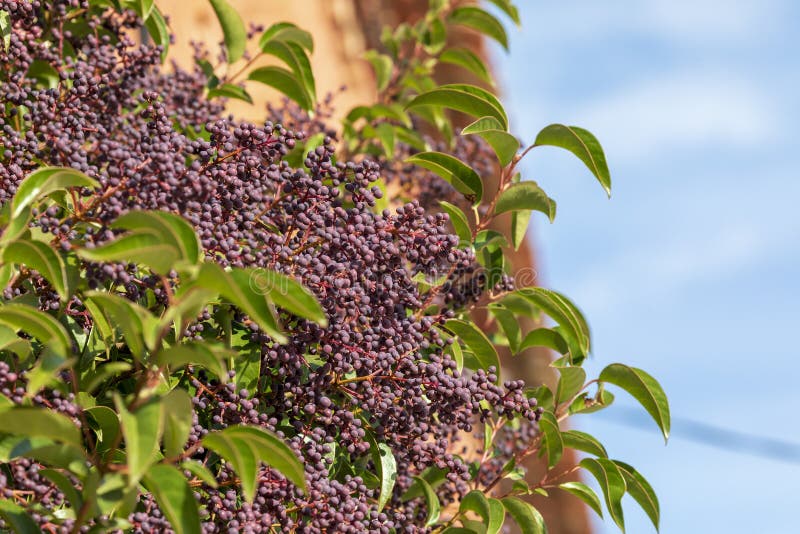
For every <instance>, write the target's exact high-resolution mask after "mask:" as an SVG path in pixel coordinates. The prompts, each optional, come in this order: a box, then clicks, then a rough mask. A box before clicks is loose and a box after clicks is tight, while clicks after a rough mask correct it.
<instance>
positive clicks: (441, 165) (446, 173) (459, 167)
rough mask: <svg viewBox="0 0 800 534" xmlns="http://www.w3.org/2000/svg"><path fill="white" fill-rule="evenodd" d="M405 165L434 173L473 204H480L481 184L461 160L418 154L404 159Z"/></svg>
mask: <svg viewBox="0 0 800 534" xmlns="http://www.w3.org/2000/svg"><path fill="white" fill-rule="evenodd" d="M405 162H406V163H413V164H414V165H417V166H419V167H423V168H425V169H428V170H430V171H433V172H435V173H436V174H438V175H439V176H440V177H442V178H443V179H444V180H446V181H447V182H449V183H451V184H452V185H453V187H455V188H456V190H457V191H458V192H460V193H462V194H464V195H465V196H466V197H467V198H468V199H469V200H471V201H472V202H473V203H476V204H477V203H478V202H480V200H481V198H482V196H483V182H481V177H480V176H478V173H477V172H475V171H474V170H472V168H470V167H469V166H467V165H466V164H464V163H462V162H461V160H459V159H457V158H454V157H453V156H450V155H449V154H444V153H442V152H420V153H419V154H414V155H413V156H411V157H409V158H406V159H405Z"/></svg>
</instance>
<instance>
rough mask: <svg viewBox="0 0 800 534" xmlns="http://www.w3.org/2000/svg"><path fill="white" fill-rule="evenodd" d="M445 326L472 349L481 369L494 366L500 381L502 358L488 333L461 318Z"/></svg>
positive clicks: (452, 320)
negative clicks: (487, 335)
mask: <svg viewBox="0 0 800 534" xmlns="http://www.w3.org/2000/svg"><path fill="white" fill-rule="evenodd" d="M445 328H447V329H448V330H450V331H451V332H452V333H453V334H455V335H456V336H457V337H458V338H459V339H460V340H461V341H463V342H464V344H465V345H466V346H467V347H468V348H469V349H470V350H471V351H472V353H473V354H474V355H475V358H476V359H477V360H478V363H479V364H480V366H481V369H483V370H488V369H489V367H494V368H495V372H496V373H497V380H498V382H499V380H500V358H499V357H498V356H497V351H496V350H495V348H494V345H492V342H491V341H489V338H488V337H486V334H484V333H483V332H482V331H481V330H480V329H479V328H478V327H477V326H475V324H474V323H472V322H468V321H461V320H459V319H450V320H449V321H447V322H446V323H445Z"/></svg>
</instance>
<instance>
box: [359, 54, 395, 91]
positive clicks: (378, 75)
mask: <svg viewBox="0 0 800 534" xmlns="http://www.w3.org/2000/svg"><path fill="white" fill-rule="evenodd" d="M364 58H365V59H366V60H367V61H369V63H370V65H372V70H373V71H374V72H375V84H376V85H377V88H378V92H381V91H383V90H384V89H386V87H387V86H388V85H389V81H390V80H391V79H392V71H393V69H394V62H393V61H392V58H391V57H389V56H387V55H386V54H379V53H378V52H376V51H375V50H367V52H366V53H365V54H364Z"/></svg>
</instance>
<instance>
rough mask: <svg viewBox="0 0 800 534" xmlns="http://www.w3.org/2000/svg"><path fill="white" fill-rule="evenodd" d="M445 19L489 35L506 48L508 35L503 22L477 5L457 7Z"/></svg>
mask: <svg viewBox="0 0 800 534" xmlns="http://www.w3.org/2000/svg"><path fill="white" fill-rule="evenodd" d="M447 20H448V22H450V23H452V24H459V25H461V26H467V27H469V28H472V29H474V30H477V31H479V32H481V33H482V34H484V35H486V36H487V37H491V38H492V39H494V40H495V41H497V42H498V43H500V44H501V45H503V48H505V49H506V50H508V35H507V34H506V30H505V28H504V27H503V23H502V22H500V21H499V20H497V18H495V16H494V15H491V14H489V13H488V12H486V11H484V10H483V9H481V8H479V7H474V6H463V7H457V8H456V9H454V10H453V12H452V13H451V14H450V16H449V17H448V19H447Z"/></svg>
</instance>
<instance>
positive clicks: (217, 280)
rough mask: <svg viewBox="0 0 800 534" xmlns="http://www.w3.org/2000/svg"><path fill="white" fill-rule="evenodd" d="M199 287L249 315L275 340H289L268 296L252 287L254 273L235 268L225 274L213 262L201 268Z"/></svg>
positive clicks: (284, 341) (198, 279) (279, 341)
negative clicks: (217, 294)
mask: <svg viewBox="0 0 800 534" xmlns="http://www.w3.org/2000/svg"><path fill="white" fill-rule="evenodd" d="M264 272H266V271H264ZM197 284H198V285H199V286H201V287H204V288H206V289H209V290H212V291H216V292H217V293H219V294H220V295H222V296H223V297H225V298H226V299H228V300H229V301H230V302H231V304H233V305H234V306H236V307H237V308H239V309H240V310H242V311H243V312H244V313H246V314H247V315H248V316H249V317H250V319H251V320H253V321H255V323H256V324H258V326H259V327H260V328H261V329H262V330H264V331H265V332H266V333H267V334H269V335H270V337H272V338H273V339H274V340H275V341H277V342H278V343H286V341H287V338H286V336H285V335H284V334H283V333H282V332H281V331H280V328H279V326H278V322H277V319H276V318H275V311H274V309H273V307H272V303H271V301H270V300H269V296H268V295H265V294H263V293H259V292H258V291H257V290H256V289H255V288H254V287H253V286H252V285H251V284H252V270H246V269H232V270H230V271H226V270H224V269H222V267H220V266H218V265H216V264H214V263H204V264H202V266H201V267H200V271H199V274H198V277H197Z"/></svg>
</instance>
